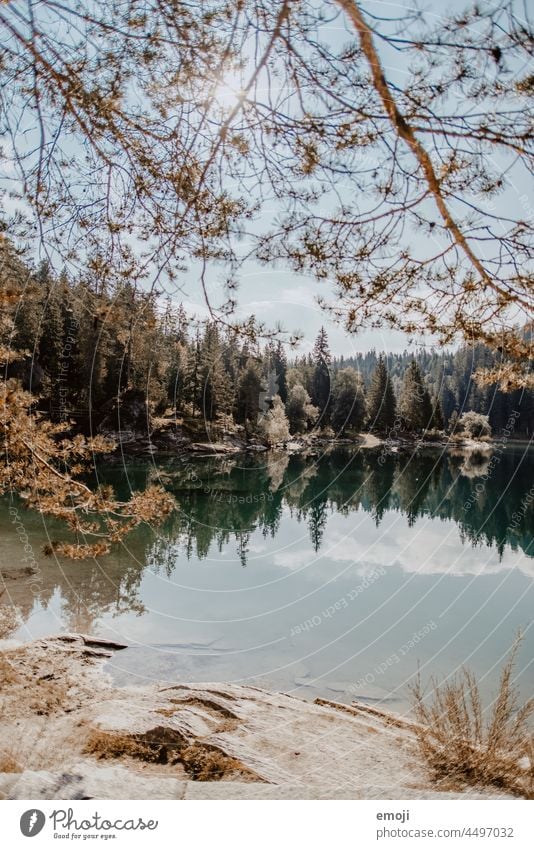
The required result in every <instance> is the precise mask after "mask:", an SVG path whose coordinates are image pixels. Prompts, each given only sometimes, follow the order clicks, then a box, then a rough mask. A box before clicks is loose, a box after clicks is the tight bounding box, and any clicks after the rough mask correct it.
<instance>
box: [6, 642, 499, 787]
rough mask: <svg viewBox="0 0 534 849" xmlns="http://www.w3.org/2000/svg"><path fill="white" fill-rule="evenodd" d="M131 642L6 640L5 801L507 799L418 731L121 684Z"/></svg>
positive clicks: (352, 711) (260, 699)
mask: <svg viewBox="0 0 534 849" xmlns="http://www.w3.org/2000/svg"><path fill="white" fill-rule="evenodd" d="M120 649H121V646H120V645H118V644H116V643H113V642H110V641H106V640H101V639H96V638H93V637H87V636H82V635H80V634H71V635H61V636H59V637H50V638H48V639H43V640H38V641H33V642H31V643H26V644H22V645H13V644H12V643H11V644H10V643H8V642H7V641H4V643H3V644H1V645H0V678H1V690H2V721H1V725H0V798H2V797H3V798H5V799H20V798H32V799H47V798H48V799H51V798H61V799H80V798H95V799H103V798H112V799H152V798H155V799H163V798H172V799H186V798H187V799H191V798H197V799H198V798H220V799H228V798H244V799H247V798H248V799H254V798H264V799H272V798H285V799H287V798H293V799H308V798H310V799H327V798H335V799H358V798H360V799H364V798H380V799H399V798H401V799H453V798H462V799H463V798H474V799H501V798H510V797H509V796H508V795H507V794H505V793H503V792H501V791H496V790H489V789H487V788H476V787H475V788H472V787H470V788H467V787H460V786H457V787H454V786H452V785H451V783H450V782H449V783H448V784H447V785H445V784H444V785H441V786H440V785H439V784H436V783H434V782H432V781H431V779H430V777H429V774H428V772H427V769H426V767H425V765H424V763H423V762H422V760H421V758H420V755H419V753H418V749H417V745H416V740H415V735H414V733H413V725H412V724H411V723H410V722H409V721H407V720H405V719H403V718H401V717H397V716H395V715H394V714H391V713H388V712H386V711H382V710H378V709H376V708H370V707H369V706H367V705H363V704H357V703H355V704H353V705H351V706H346V705H338V704H336V703H335V702H331V701H328V700H320V699H319V700H316V701H315V702H308V701H304V700H302V699H298V698H295V697H293V696H289V695H284V694H282V693H276V692H269V691H266V690H263V689H259V688H255V687H246V686H239V685H232V684H220V683H217V684H200V685H195V684H188V683H183V682H180V683H177V684H175V685H174V686H171V687H169V686H166V687H159V686H156V685H152V686H145V687H143V688H135V689H134V688H126V687H116V686H113V685H112V683H111V681H110V680H109V678H108V677H107V675H106V674H105V671H104V670H103V668H102V666H103V664H104V663H105V662H106V661H107V660H108V659H109V658H110V657H111V656H112V655H113V654H114V653H116V652H120Z"/></svg>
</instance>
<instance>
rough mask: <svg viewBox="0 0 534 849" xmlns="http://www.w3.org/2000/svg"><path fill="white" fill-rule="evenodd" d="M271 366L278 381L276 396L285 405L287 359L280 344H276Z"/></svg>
mask: <svg viewBox="0 0 534 849" xmlns="http://www.w3.org/2000/svg"><path fill="white" fill-rule="evenodd" d="M273 366H274V370H275V372H276V379H277V381H278V395H279V396H280V398H281V400H282V403H283V404H285V403H286V401H287V357H286V352H285V350H284V346H283V345H282V343H281V342H278V344H277V346H276V348H275V349H274V354H273Z"/></svg>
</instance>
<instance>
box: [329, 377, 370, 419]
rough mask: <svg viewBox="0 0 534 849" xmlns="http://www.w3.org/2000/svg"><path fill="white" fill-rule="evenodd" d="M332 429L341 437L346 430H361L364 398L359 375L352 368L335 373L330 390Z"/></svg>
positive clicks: (363, 416)
mask: <svg viewBox="0 0 534 849" xmlns="http://www.w3.org/2000/svg"><path fill="white" fill-rule="evenodd" d="M331 419H332V427H333V428H334V429H335V431H336V433H338V434H340V435H343V434H344V433H345V430H346V429H347V428H353V429H354V430H361V428H362V427H363V423H364V421H365V397H364V393H363V384H362V381H361V378H360V375H359V374H358V372H357V371H356V369H353V368H343V369H340V371H338V372H337V373H336V376H335V379H334V385H333V390H332V413H331Z"/></svg>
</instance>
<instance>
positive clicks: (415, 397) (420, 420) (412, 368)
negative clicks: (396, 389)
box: [399, 360, 432, 432]
mask: <svg viewBox="0 0 534 849" xmlns="http://www.w3.org/2000/svg"><path fill="white" fill-rule="evenodd" d="M399 413H400V415H401V418H402V421H403V424H404V427H405V428H406V430H410V431H414V432H420V431H424V430H426V429H428V428H429V427H431V423H432V403H431V401H430V395H429V394H428V390H427V389H426V387H425V386H424V385H423V380H422V377H421V371H420V369H419V366H418V365H417V362H416V361H415V360H412V361H411V362H410V365H409V366H408V368H407V369H406V372H405V375H404V379H403V383H402V391H401V394H400V397H399Z"/></svg>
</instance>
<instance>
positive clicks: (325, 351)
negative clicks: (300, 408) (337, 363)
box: [310, 327, 332, 424]
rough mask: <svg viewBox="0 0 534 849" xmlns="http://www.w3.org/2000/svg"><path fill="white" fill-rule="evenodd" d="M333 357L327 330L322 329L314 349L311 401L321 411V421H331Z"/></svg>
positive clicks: (323, 422)
mask: <svg viewBox="0 0 534 849" xmlns="http://www.w3.org/2000/svg"><path fill="white" fill-rule="evenodd" d="M331 362H332V357H331V354H330V349H329V347H328V337H327V335H326V330H325V329H324V327H321V329H320V331H319V334H318V336H317V339H316V340H315V345H314V348H313V364H314V370H313V377H312V381H311V392H310V395H311V400H312V403H313V404H314V406H316V407H317V408H318V409H319V414H320V421H321V423H322V424H327V423H328V422H329V421H330V364H331Z"/></svg>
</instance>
